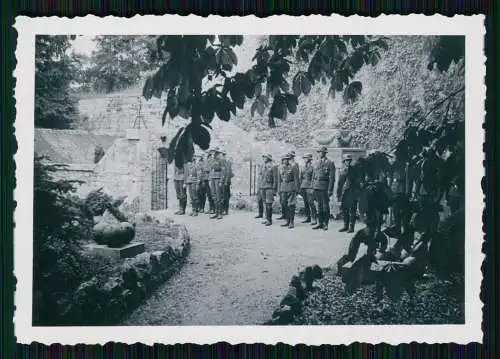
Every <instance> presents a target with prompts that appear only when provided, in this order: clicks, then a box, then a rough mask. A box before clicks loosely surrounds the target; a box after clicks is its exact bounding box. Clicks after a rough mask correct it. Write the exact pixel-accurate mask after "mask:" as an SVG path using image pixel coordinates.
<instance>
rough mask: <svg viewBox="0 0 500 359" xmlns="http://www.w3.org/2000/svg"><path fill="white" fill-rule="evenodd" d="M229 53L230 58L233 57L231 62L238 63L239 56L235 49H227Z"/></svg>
mask: <svg viewBox="0 0 500 359" xmlns="http://www.w3.org/2000/svg"><path fill="white" fill-rule="evenodd" d="M226 52H227V54H228V55H229V58H230V59H231V62H232V64H233V65H235V66H236V65H238V57H237V56H236V54H235V53H234V51H233V49H230V48H229V49H226Z"/></svg>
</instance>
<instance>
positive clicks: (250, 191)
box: [248, 158, 252, 196]
mask: <svg viewBox="0 0 500 359" xmlns="http://www.w3.org/2000/svg"><path fill="white" fill-rule="evenodd" d="M248 195H249V196H252V159H251V158H250V188H249V194H248Z"/></svg>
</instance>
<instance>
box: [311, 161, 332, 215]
mask: <svg viewBox="0 0 500 359" xmlns="http://www.w3.org/2000/svg"><path fill="white" fill-rule="evenodd" d="M334 184H335V165H334V163H333V162H332V161H330V160H329V159H328V158H321V159H319V160H318V161H317V162H316V164H315V165H314V169H313V183H312V186H313V190H314V199H315V200H316V202H317V203H318V215H319V216H320V223H321V222H328V220H329V219H330V195H331V193H332V192H333V185H334Z"/></svg>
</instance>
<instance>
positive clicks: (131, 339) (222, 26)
mask: <svg viewBox="0 0 500 359" xmlns="http://www.w3.org/2000/svg"><path fill="white" fill-rule="evenodd" d="M14 26H15V29H16V30H17V33H18V37H17V48H16V52H15V55H16V61H17V66H16V69H15V71H14V76H15V77H16V88H15V99H16V119H15V135H16V140H17V144H18V150H17V153H16V154H15V156H14V159H15V162H16V172H15V175H16V184H17V185H16V188H15V192H14V198H15V201H16V202H17V207H16V210H15V212H14V221H15V224H16V225H15V228H14V272H15V276H16V278H17V288H16V292H15V305H16V311H15V313H14V324H15V335H16V337H17V341H18V342H19V343H23V344H30V343H31V342H34V341H35V342H39V343H45V344H51V343H61V344H68V345H75V344H78V343H86V344H96V343H98V344H104V343H107V342H110V341H113V342H121V343H128V344H132V343H136V342H141V343H144V344H148V345H152V344H154V343H164V344H175V343H198V344H211V343H215V342H220V341H225V342H229V343H231V344H237V343H266V344H276V343H278V342H284V343H288V344H292V345H294V344H299V343H305V344H308V345H320V344H350V343H353V342H364V343H373V344H376V343H381V342H384V343H388V344H399V343H409V342H419V343H423V342H426V343H448V342H454V343H459V344H466V343H469V342H482V339H483V333H482V331H481V322H482V308H483V303H482V302H481V300H480V290H481V283H482V273H481V264H482V262H483V260H484V254H483V253H482V252H481V247H482V243H483V238H484V235H483V231H482V225H483V223H482V214H483V209H484V202H483V198H484V195H483V192H482V188H481V179H482V177H483V176H484V174H485V169H484V167H483V159H484V154H483V142H484V131H483V129H482V123H483V121H484V120H485V115H486V112H485V109H484V101H485V98H486V86H485V76H486V66H485V61H486V57H485V55H484V36H485V31H486V30H485V27H484V16H483V15H474V16H454V17H445V16H442V15H433V16H425V15H407V16H402V15H381V16H379V17H376V18H369V17H361V16H350V17H343V16H340V15H332V16H320V15H312V16H301V17H292V16H282V15H281V16H271V17H268V18H257V17H255V16H246V17H238V16H233V17H221V16H209V17H206V18H203V17H198V16H195V15H190V16H179V15H164V16H134V17H132V18H128V19H127V18H119V17H104V18H100V17H96V16H92V15H89V16H86V17H80V18H73V19H69V18H58V17H45V18H29V17H25V16H20V17H17V18H16V22H15V25H14ZM297 31H300V34H373V35H464V36H465V41H466V58H465V59H466V60H465V64H466V72H465V82H466V86H465V91H466V93H465V100H466V106H465V111H466V152H467V153H466V169H465V170H466V203H467V207H466V240H465V253H466V257H465V324H464V325H377V326H370V325H359V326H358V325H343V326H300V327H297V326H144V327H134V326H131V327H115V326H113V327H34V326H33V325H32V279H33V273H32V270H33V262H32V258H33V160H34V90H35V86H34V79H35V61H34V59H35V35H37V34H47V35H50V34H53V35H56V34H68V35H69V34H75V35H99V34H108V35H113V34H116V35H126V34H130V35H140V34H200V33H201V34H245V35H261V34H293V33H297ZM158 120H159V119H158Z"/></svg>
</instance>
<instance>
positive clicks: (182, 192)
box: [174, 148, 233, 219]
mask: <svg viewBox="0 0 500 359" xmlns="http://www.w3.org/2000/svg"><path fill="white" fill-rule="evenodd" d="M232 177H233V170H232V164H231V161H230V160H229V159H227V158H226V152H225V151H223V150H221V149H219V148H214V149H211V150H210V151H208V153H207V158H206V159H205V158H204V156H203V155H201V154H197V155H194V156H193V159H192V160H189V161H187V163H185V164H184V166H183V167H182V168H179V167H177V166H175V169H174V185H175V192H176V195H177V199H178V201H179V209H178V210H177V212H175V214H177V215H184V214H185V213H186V206H187V200H188V195H189V199H190V201H191V207H192V211H191V213H190V214H189V215H190V216H198V214H199V213H209V214H212V216H211V217H210V218H212V219H222V218H223V216H224V215H227V214H228V213H229V198H230V197H231V179H232ZM207 201H208V205H209V209H208V211H206V210H205V207H206V203H207Z"/></svg>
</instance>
